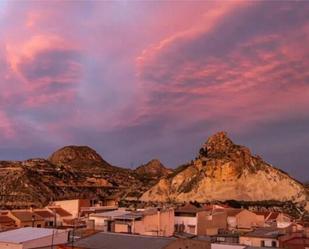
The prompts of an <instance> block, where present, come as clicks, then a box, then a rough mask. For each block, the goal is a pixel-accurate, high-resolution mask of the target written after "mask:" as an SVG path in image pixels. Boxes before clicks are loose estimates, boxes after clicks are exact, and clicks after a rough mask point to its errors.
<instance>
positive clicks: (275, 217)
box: [267, 212, 280, 220]
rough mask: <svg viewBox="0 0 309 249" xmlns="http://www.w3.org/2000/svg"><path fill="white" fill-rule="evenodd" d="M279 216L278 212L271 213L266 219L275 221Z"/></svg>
mask: <svg viewBox="0 0 309 249" xmlns="http://www.w3.org/2000/svg"><path fill="white" fill-rule="evenodd" d="M279 214H280V213H278V212H273V213H271V214H270V216H268V217H267V220H275V219H277V218H278V215H279Z"/></svg>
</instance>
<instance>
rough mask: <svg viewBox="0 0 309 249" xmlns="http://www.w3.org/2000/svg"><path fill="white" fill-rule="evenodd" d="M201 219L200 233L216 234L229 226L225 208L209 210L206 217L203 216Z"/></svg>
mask: <svg viewBox="0 0 309 249" xmlns="http://www.w3.org/2000/svg"><path fill="white" fill-rule="evenodd" d="M201 218H202V219H201V220H200V221H199V227H200V229H199V233H200V234H199V235H209V236H211V235H216V234H218V232H219V230H225V229H226V228H227V221H226V219H227V214H226V212H224V210H223V209H214V210H212V211H210V212H207V213H206V215H205V217H203V215H202V216H201Z"/></svg>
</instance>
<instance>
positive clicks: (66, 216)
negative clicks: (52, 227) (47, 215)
mask: <svg viewBox="0 0 309 249" xmlns="http://www.w3.org/2000/svg"><path fill="white" fill-rule="evenodd" d="M47 209H48V210H49V211H51V212H52V213H53V215H54V216H56V226H57V227H59V226H62V225H63V224H64V220H70V219H72V218H73V216H72V214H71V213H69V212H68V211H66V210H64V209H63V208H62V207H60V206H49V207H47Z"/></svg>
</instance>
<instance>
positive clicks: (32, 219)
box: [31, 214, 35, 227]
mask: <svg viewBox="0 0 309 249" xmlns="http://www.w3.org/2000/svg"><path fill="white" fill-rule="evenodd" d="M31 221H32V227H34V223H35V216H34V214H33V215H32V217H31Z"/></svg>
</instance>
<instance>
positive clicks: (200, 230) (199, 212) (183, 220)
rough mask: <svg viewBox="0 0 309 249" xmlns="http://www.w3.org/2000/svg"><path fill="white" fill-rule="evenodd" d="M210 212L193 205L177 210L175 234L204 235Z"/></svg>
mask: <svg viewBox="0 0 309 249" xmlns="http://www.w3.org/2000/svg"><path fill="white" fill-rule="evenodd" d="M208 213H209V212H208V211H206V209H205V208H198V207H195V206H194V205H192V204H187V205H185V206H183V207H179V208H176V209H175V233H188V234H193V235H204V234H205V231H206V227H205V222H206V217H207V214H208Z"/></svg>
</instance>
